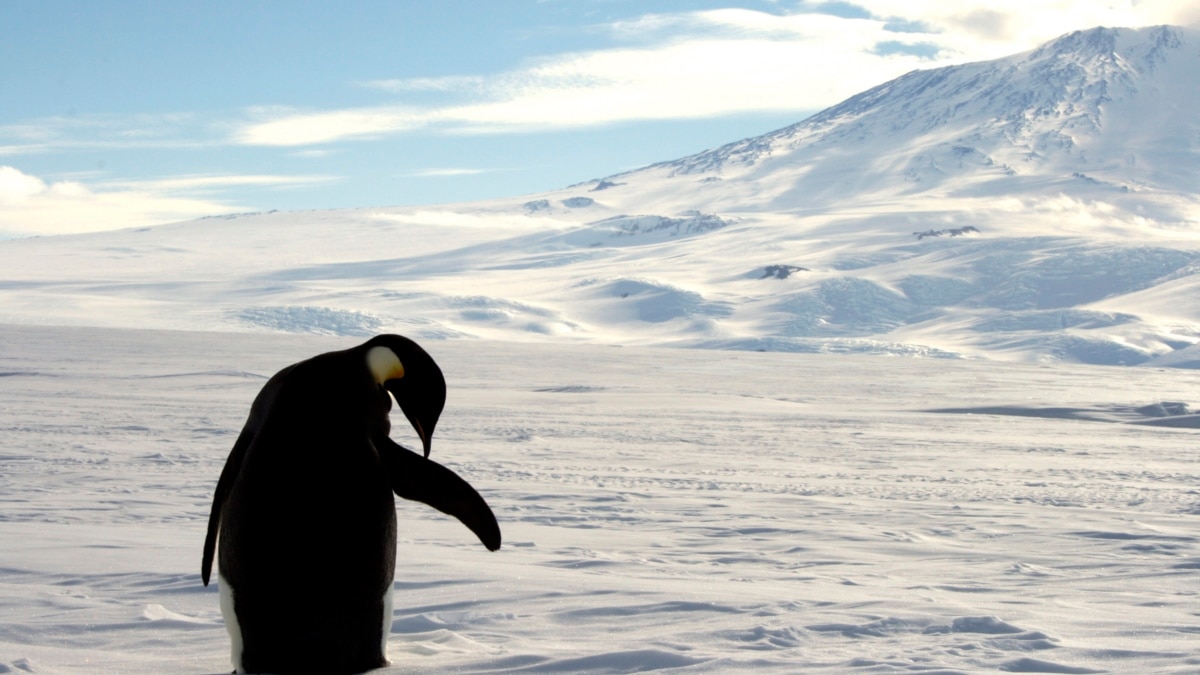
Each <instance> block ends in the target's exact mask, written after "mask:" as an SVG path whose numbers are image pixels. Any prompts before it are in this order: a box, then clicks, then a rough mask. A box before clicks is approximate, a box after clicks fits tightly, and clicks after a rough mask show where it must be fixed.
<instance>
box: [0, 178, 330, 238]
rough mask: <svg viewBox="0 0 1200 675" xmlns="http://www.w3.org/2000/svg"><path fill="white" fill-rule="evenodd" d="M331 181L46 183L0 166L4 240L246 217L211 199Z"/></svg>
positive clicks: (0, 226)
mask: <svg viewBox="0 0 1200 675" xmlns="http://www.w3.org/2000/svg"><path fill="white" fill-rule="evenodd" d="M326 180H329V179H328V178H324V177H289V176H267V175H244V176H182V177H174V178H163V179H158V180H150V181H124V182H111V183H91V184H84V183H83V182H80V181H73V180H62V181H54V182H47V181H45V180H42V179H41V178H38V177H36V176H31V175H29V174H26V173H24V172H22V171H20V170H19V169H16V168H15V167H11V166H0V236H6V237H14V236H30V235H51V234H69V233H79V232H97V231H102V230H113V229H119V228H126V227H144V226H148V225H157V224H161V223H168V222H174V221H180V220H188V219H191V218H199V217H202V216H208V215H214V214H219V213H229V212H233V211H243V210H245V208H244V207H239V206H237V205H234V204H230V203H227V202H224V201H221V200H218V199H214V198H212V197H209V196H207V194H208V193H209V192H211V191H216V190H222V189H228V188H233V187H238V186H250V185H259V186H279V187H290V186H293V185H304V184H312V183H314V182H321V181H326Z"/></svg>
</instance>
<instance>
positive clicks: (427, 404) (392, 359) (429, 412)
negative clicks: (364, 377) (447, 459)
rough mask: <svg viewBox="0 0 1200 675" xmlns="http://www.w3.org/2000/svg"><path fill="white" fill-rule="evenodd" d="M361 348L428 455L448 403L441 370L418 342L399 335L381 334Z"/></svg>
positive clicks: (372, 373) (367, 362) (371, 369)
mask: <svg viewBox="0 0 1200 675" xmlns="http://www.w3.org/2000/svg"><path fill="white" fill-rule="evenodd" d="M361 349H362V350H363V354H364V358H365V359H366V366H367V368H368V370H370V372H371V375H372V377H374V378H375V383H376V384H377V385H378V386H379V387H381V388H383V389H385V390H386V391H388V392H389V393H391V395H392V397H393V398H395V399H396V403H397V404H399V406H400V410H401V411H402V412H403V413H404V416H405V417H406V418H408V421H409V423H410V424H412V426H413V429H414V430H415V431H416V432H417V436H419V437H420V438H421V447H422V450H424V452H425V456H426V457H429V450H430V443H431V442H432V440H433V429H434V427H436V426H437V422H438V417H440V416H441V414H442V408H443V407H444V406H445V405H446V378H445V377H444V376H443V375H442V369H441V368H438V365H437V363H435V362H434V360H433V357H431V356H429V354H427V353H426V352H425V350H424V349H421V347H420V346H418V345H417V343H415V342H413V341H412V340H409V339H408V338H406V337H403V336H400V335H378V336H376V337H374V338H371V340H369V341H368V342H367V343H366V344H364V345H363V346H362V347H361ZM389 407H390V403H389Z"/></svg>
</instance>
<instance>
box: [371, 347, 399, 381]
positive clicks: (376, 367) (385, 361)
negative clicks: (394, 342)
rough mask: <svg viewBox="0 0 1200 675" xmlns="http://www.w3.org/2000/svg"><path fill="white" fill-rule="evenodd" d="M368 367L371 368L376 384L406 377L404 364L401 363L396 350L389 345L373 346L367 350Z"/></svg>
mask: <svg viewBox="0 0 1200 675" xmlns="http://www.w3.org/2000/svg"><path fill="white" fill-rule="evenodd" d="M367 367H368V368H370V369H371V375H373V376H374V377H375V383H376V384H383V383H384V382H387V381H388V380H398V379H400V378H402V377H404V364H402V363H400V357H399V356H396V352H394V351H392V350H391V349H390V348H388V347H371V350H370V351H368V352H367Z"/></svg>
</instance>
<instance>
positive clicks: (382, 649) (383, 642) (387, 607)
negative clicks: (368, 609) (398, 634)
mask: <svg viewBox="0 0 1200 675" xmlns="http://www.w3.org/2000/svg"><path fill="white" fill-rule="evenodd" d="M395 588H396V584H395V583H390V584H388V587H387V590H386V591H384V592H383V631H382V632H381V633H380V634H381V635H382V637H380V638H379V640H380V645H379V653H380V654H382V655H383V661H384V663H387V660H388V657H387V641H388V635H391V633H392V591H394V590H395Z"/></svg>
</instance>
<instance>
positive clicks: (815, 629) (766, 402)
mask: <svg viewBox="0 0 1200 675" xmlns="http://www.w3.org/2000/svg"><path fill="white" fill-rule="evenodd" d="M357 342H359V340H358V339H355V338H345V337H322V336H298V335H269V334H260V335H255V334H245V333H243V334H233V333H226V334H219V333H198V332H164V331H141V330H110V329H93V328H50V327H31V326H0V439H3V440H2V443H0V538H2V540H3V541H4V546H3V547H0V672H13V673H21V672H35V673H93V672H114V673H115V672H121V673H162V672H175V673H184V672H193V673H222V672H228V669H229V667H230V666H229V660H228V659H229V657H228V654H229V652H228V637H227V635H226V633H225V631H224V629H223V628H222V625H221V619H220V612H219V609H218V597H217V596H218V592H217V589H216V588H214V587H209V588H205V587H203V586H202V585H201V583H200V575H199V569H200V553H201V546H202V543H203V540H204V528H205V523H206V517H207V513H208V508H209V503H210V502H209V500H210V498H211V494H212V490H213V488H214V486H215V484H216V480H217V477H218V475H219V473H220V470H221V466H222V464H223V463H224V461H225V456H226V454H227V453H228V451H229V448H230V447H231V446H232V444H233V441H234V439H235V437H236V434H237V430H238V429H239V428H240V426H241V424H242V422H243V421H244V416H245V414H246V412H247V409H248V406H249V403H250V401H251V399H252V398H253V396H254V395H255V393H256V392H257V390H258V388H259V387H261V386H262V384H263V383H264V382H265V381H266V378H267V376H269V375H270V374H271V373H273V372H274V371H275V370H277V369H278V368H280V367H281V366H283V365H286V364H288V363H291V362H294V361H296V360H299V359H301V358H305V357H307V356H310V355H312V354H315V353H319V352H322V351H326V350H329V349H334V348H342V347H345V346H349V345H351V344H354V343H357ZM425 346H426V347H427V348H428V349H429V351H430V352H431V353H432V354H433V356H434V357H435V358H436V359H437V360H438V361H439V363H440V364H441V365H442V367H443V368H444V370H445V372H446V376H447V380H448V383H449V396H448V403H447V408H446V412H445V414H444V415H443V417H442V421H441V422H440V423H439V425H438V432H437V438H436V442H435V443H434V451H433V452H434V455H433V456H434V458H435V459H437V460H439V461H441V462H443V463H445V464H447V465H448V466H451V467H453V468H454V469H455V470H456V471H457V472H459V473H460V474H461V475H463V476H465V477H467V478H468V479H469V480H470V481H471V483H472V484H474V485H475V486H476V487H477V488H478V489H479V490H480V491H481V493H482V494H484V496H485V497H486V498H487V499H488V501H489V502H490V504H491V506H492V507H493V509H494V510H495V512H496V514H497V517H498V518H499V520H500V522H501V526H502V528H503V530H504V536H505V544H504V547H503V548H502V549H501V550H500V551H499V552H497V553H488V552H487V551H486V550H484V549H483V547H482V546H480V545H479V544H478V542H477V541H475V539H474V537H473V536H472V535H471V534H470V533H469V532H468V531H467V530H466V529H465V528H463V527H462V526H461V525H459V524H458V523H457V522H454V521H452V520H450V519H448V518H446V517H445V516H442V515H441V514H439V513H437V512H435V511H433V510H432V509H429V508H427V507H424V506H422V505H419V504H414V503H410V502H401V503H400V505H399V515H400V519H401V534H400V542H399V556H398V564H397V573H396V583H395V591H396V605H395V610H394V615H393V621H392V634H391V638H390V640H389V653H390V657H391V659H392V662H393V665H392V666H391V668H390V669H388V670H387V671H383V672H452V671H461V672H563V671H578V672H634V671H647V670H658V669H661V670H674V671H680V672H732V671H739V670H749V669H755V670H761V671H763V672H796V671H807V672H829V673H846V672H870V673H881V672H884V673H886V672H937V673H963V672H982V671H996V670H1000V671H1008V672H1054V673H1094V672H1156V673H1170V672H1174V673H1193V672H1196V671H1197V670H1198V669H1200V639H1197V637H1198V634H1197V633H1198V629H1197V617H1200V527H1198V522H1200V521H1198V520H1197V518H1200V492H1198V491H1197V485H1200V456H1198V455H1197V452H1196V429H1197V427H1198V424H1200V416H1198V415H1196V414H1195V413H1194V412H1192V407H1190V406H1194V405H1195V401H1196V398H1195V395H1196V392H1197V391H1198V385H1200V374H1198V373H1196V372H1195V371H1193V370H1181V369H1154V368H1138V369H1129V368H1109V367H1092V366H1082V365H1077V364H1075V365H1066V364H1042V365H1031V364H1013V363H995V362H984V361H972V360H943V359H913V358H885V357H868V356H861V355H836V354H824V355H811V354H763V353H752V352H734V351H700V350H678V349H660V348H639V347H624V348H621V347H612V346H604V345H570V344H553V345H548V344H516V343H504V342H495V341H482V340H474V341H471V340H448V341H425ZM1189 402H1191V404H1190V405H1189ZM402 422H403V420H399V421H398V422H396V423H395V424H394V428H395V430H396V431H395V435H396V437H397V439H398V440H400V441H401V442H405V443H408V444H410V445H411V444H412V443H413V442H414V441H415V440H416V439H415V436H413V437H412V438H409V437H408V436H412V434H411V433H409V432H408V427H407V425H406V424H403V423H402ZM297 498H303V496H302V495H297ZM311 583H312V584H319V583H321V574H320V571H319V570H313V571H312V578H311ZM296 592H297V593H304V592H305V589H304V588H297V589H296ZM292 620H294V621H296V622H302V621H305V620H306V619H305V617H303V616H297V617H293V618H292ZM297 648H298V649H302V648H303V646H302V645H298V646H297Z"/></svg>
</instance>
